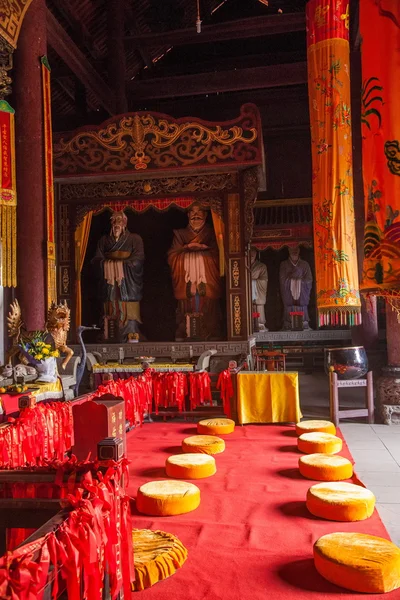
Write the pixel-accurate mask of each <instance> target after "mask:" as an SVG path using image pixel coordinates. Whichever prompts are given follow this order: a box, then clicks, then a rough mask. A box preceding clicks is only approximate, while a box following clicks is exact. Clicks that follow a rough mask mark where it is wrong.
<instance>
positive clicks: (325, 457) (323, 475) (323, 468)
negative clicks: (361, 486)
mask: <svg viewBox="0 0 400 600" xmlns="http://www.w3.org/2000/svg"><path fill="white" fill-rule="evenodd" d="M299 471H300V473H301V474H302V475H303V477H306V478H307V479H314V480H315V481H341V480H342V479H350V477H352V475H353V465H352V464H351V462H350V461H349V460H348V459H347V458H344V456H337V455H334V454H306V455H305V456H300V458H299Z"/></svg>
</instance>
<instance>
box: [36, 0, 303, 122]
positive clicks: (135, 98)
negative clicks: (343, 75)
mask: <svg viewBox="0 0 400 600" xmlns="http://www.w3.org/2000/svg"><path fill="white" fill-rule="evenodd" d="M305 4H306V2H305V0H199V7H200V18H201V21H202V23H201V32H200V33H196V19H197V0H47V6H48V11H47V29H48V58H49V62H50V65H51V68H52V103H53V120H54V127H55V129H56V130H60V129H64V130H65V129H73V128H75V127H77V126H80V125H83V124H85V123H96V122H97V123H99V122H101V121H102V120H104V119H106V118H107V117H108V116H110V115H112V114H116V113H119V112H125V111H126V110H130V111H134V110H141V109H145V108H147V106H148V105H150V106H151V108H152V109H157V107H158V106H160V109H162V104H163V102H164V101H165V100H168V101H170V100H172V99H174V98H184V97H186V98H191V97H197V98H198V97H201V96H206V95H211V94H230V93H235V92H238V91H240V90H260V89H264V88H272V87H281V86H296V85H301V84H304V83H305V82H306V75H307V73H306V63H305V60H306V42H305V14H304V11H305Z"/></svg>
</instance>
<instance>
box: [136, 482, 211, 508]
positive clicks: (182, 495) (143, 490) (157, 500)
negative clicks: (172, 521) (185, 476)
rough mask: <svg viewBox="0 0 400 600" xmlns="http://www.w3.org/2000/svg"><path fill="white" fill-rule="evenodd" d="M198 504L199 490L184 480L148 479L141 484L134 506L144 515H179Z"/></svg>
mask: <svg viewBox="0 0 400 600" xmlns="http://www.w3.org/2000/svg"><path fill="white" fill-rule="evenodd" d="M199 504H200V490H199V488H198V487H197V486H195V485H193V483H187V482H186V481H171V480H167V481H150V482H149V483H145V484H144V485H141V486H140V488H139V489H138V493H137V497H136V508H137V509H138V511H139V512H141V513H143V514H145V515H156V516H169V515H181V514H183V513H187V512H190V511H192V510H195V509H196V508H197V507H198V506H199Z"/></svg>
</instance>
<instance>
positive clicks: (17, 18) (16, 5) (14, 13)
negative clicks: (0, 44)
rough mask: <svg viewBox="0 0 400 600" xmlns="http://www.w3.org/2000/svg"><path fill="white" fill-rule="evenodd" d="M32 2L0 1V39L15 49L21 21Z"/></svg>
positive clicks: (17, 0)
mask: <svg viewBox="0 0 400 600" xmlns="http://www.w3.org/2000/svg"><path fill="white" fill-rule="evenodd" d="M31 2H32V0H0V37H2V38H4V39H5V40H6V41H7V42H8V43H9V44H10V46H12V47H13V48H16V47H17V41H18V36H19V32H20V30H21V25H22V21H23V20H24V16H25V13H26V11H27V10H28V7H29V5H30V3H31Z"/></svg>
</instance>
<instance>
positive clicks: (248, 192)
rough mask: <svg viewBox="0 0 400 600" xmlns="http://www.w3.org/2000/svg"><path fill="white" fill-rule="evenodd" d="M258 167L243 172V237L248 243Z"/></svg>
mask: <svg viewBox="0 0 400 600" xmlns="http://www.w3.org/2000/svg"><path fill="white" fill-rule="evenodd" d="M259 181H260V179H259V168H258V167H255V168H252V169H247V170H246V171H245V172H244V176H243V184H244V203H245V204H244V239H245V242H246V244H249V243H250V240H251V238H252V236H253V227H254V213H253V208H254V204H255V201H256V200H257V194H258V187H259Z"/></svg>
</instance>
